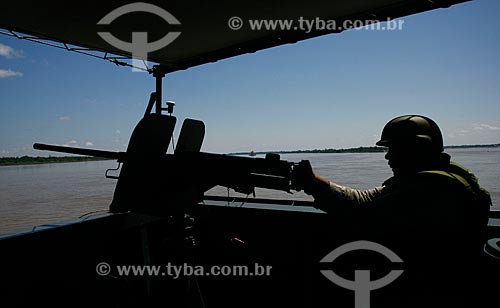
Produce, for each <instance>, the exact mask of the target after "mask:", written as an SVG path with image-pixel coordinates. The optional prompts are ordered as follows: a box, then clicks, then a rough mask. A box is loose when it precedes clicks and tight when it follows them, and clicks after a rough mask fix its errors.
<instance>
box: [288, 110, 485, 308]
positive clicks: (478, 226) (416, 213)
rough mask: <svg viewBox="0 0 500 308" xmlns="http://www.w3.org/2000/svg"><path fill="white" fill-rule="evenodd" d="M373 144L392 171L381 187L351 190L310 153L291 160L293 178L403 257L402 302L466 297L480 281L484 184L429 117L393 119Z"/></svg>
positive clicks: (359, 231) (356, 233)
mask: <svg viewBox="0 0 500 308" xmlns="http://www.w3.org/2000/svg"><path fill="white" fill-rule="evenodd" d="M377 145H379V146H384V147H387V148H388V151H387V154H386V156H385V158H386V159H387V160H388V163H389V166H390V167H391V168H392V170H393V173H394V176H393V177H391V178H390V179H388V180H386V181H385V182H384V183H383V184H382V186H380V187H375V188H373V189H368V190H357V189H353V188H349V187H345V186H341V185H338V184H336V183H333V182H330V181H327V180H325V179H322V178H321V177H319V176H317V175H316V174H315V173H314V172H313V170H312V168H311V165H310V163H309V161H302V162H301V163H300V164H299V167H298V168H296V170H295V181H296V182H297V183H298V185H299V186H302V187H303V189H304V191H305V192H306V193H307V194H310V195H312V196H313V197H314V199H315V207H317V208H319V209H321V210H323V211H325V212H327V213H328V214H330V215H331V216H332V218H333V220H334V221H336V222H338V223H341V224H342V225H343V226H346V225H347V226H349V229H348V230H349V231H350V235H351V237H352V238H353V240H354V239H358V240H361V239H363V240H372V241H374V242H378V243H380V244H382V245H385V246H386V247H387V248H389V249H391V250H393V251H394V252H395V253H396V254H398V255H399V256H400V257H401V258H402V259H403V261H404V263H405V272H404V275H403V276H402V277H401V278H403V279H401V281H400V282H399V283H403V284H404V286H403V287H401V291H402V292H401V293H399V294H394V295H395V296H400V297H401V300H403V301H405V300H406V301H407V302H406V303H405V304H407V305H413V304H415V305H417V303H418V304H425V303H427V304H430V305H431V306H432V307H434V305H433V304H437V303H441V304H444V305H446V306H447V307H452V306H453V305H451V304H454V305H462V304H464V296H468V295H471V293H470V292H471V290H472V288H475V287H474V285H475V284H477V283H478V280H477V279H478V278H479V277H478V276H477V275H476V274H477V273H479V272H480V271H479V263H480V259H479V258H481V254H482V252H483V251H482V250H483V246H484V232H485V229H486V225H487V221H488V212H489V206H490V205H491V199H490V196H489V194H488V192H486V191H485V190H484V189H482V188H481V187H480V186H479V184H478V182H477V178H476V177H475V176H474V175H473V174H472V173H470V172H469V171H468V170H467V169H465V168H464V167H462V166H460V165H458V164H456V163H454V162H451V161H450V155H448V154H446V153H443V138H442V135H441V131H440V129H439V127H438V125H437V124H436V123H435V122H434V121H433V120H431V119H429V118H427V117H424V116H419V115H407V116H400V117H397V118H395V119H393V120H391V121H390V122H389V123H388V124H387V125H386V126H385V127H384V129H383V132H382V136H381V140H380V141H378V142H377ZM396 283H397V282H395V284H396ZM471 285H472V286H471Z"/></svg>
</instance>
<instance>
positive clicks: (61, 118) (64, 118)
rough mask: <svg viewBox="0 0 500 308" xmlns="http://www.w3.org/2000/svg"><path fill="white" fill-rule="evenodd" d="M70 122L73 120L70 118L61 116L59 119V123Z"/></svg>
mask: <svg viewBox="0 0 500 308" xmlns="http://www.w3.org/2000/svg"><path fill="white" fill-rule="evenodd" d="M69 120H71V117H70V116H60V117H59V121H69Z"/></svg>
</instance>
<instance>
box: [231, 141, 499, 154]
mask: <svg viewBox="0 0 500 308" xmlns="http://www.w3.org/2000/svg"><path fill="white" fill-rule="evenodd" d="M497 147H500V143H495V144H470V145H469V144H467V145H447V146H445V147H444V148H445V149H468V148H497ZM385 151H386V148H384V147H379V146H373V147H357V148H348V149H322V150H320V149H314V150H292V151H263V152H254V151H251V152H237V153H229V155H250V154H251V153H252V154H255V155H258V154H260V155H262V154H267V153H276V154H315V153H379V152H385Z"/></svg>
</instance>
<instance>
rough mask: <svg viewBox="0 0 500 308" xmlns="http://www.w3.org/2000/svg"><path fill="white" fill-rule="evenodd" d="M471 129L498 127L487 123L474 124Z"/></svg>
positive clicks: (494, 128) (493, 128) (495, 128)
mask: <svg viewBox="0 0 500 308" xmlns="http://www.w3.org/2000/svg"><path fill="white" fill-rule="evenodd" d="M473 129H475V130H500V127H498V126H493V125H489V124H474V125H473Z"/></svg>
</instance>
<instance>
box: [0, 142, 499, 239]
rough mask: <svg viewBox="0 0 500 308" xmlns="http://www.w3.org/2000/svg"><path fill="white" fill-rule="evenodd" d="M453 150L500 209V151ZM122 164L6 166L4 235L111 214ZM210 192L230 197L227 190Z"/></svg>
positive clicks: (323, 163) (1, 210) (324, 164)
mask: <svg viewBox="0 0 500 308" xmlns="http://www.w3.org/2000/svg"><path fill="white" fill-rule="evenodd" d="M447 152H448V153H449V154H450V155H452V159H453V160H454V161H455V162H457V163H460V164H462V165H464V166H465V167H467V168H468V169H469V170H471V171H472V172H474V173H475V174H476V175H477V176H478V178H479V183H480V184H481V185H482V186H483V187H484V188H486V189H488V190H489V191H490V193H491V195H492V198H493V205H494V207H493V208H494V209H496V210H500V148H468V149H448V150H447ZM281 158H282V159H284V160H288V161H293V162H299V161H300V160H303V159H307V160H310V161H311V164H312V165H313V168H314V169H315V171H316V173H317V174H318V175H320V176H322V177H324V178H326V179H328V180H331V181H334V182H336V183H338V184H341V185H347V186H351V187H353V188H359V189H367V188H371V187H373V186H376V185H380V184H381V183H382V182H383V181H384V180H385V179H387V178H389V177H390V176H391V174H392V172H391V170H390V168H389V166H388V165H387V162H386V161H385V159H384V153H359V154H351V153H342V154H285V155H281ZM116 166H117V164H116V162H115V161H97V162H77V163H59V164H45V165H28V166H4V167H0V234H8V233H11V232H15V231H19V230H26V229H33V228H34V227H37V226H40V225H44V224H53V223H57V222H61V221H68V220H75V219H79V217H81V216H82V215H86V214H91V213H94V212H97V213H98V212H105V211H107V209H108V206H109V204H110V202H111V200H112V197H113V191H114V188H115V185H116V180H112V179H106V178H105V177H104V173H105V171H106V169H110V168H115V167H116ZM208 193H209V194H218V195H227V194H228V192H227V189H225V188H222V187H216V188H214V189H212V190H211V191H209V192H208ZM229 194H230V195H231V196H242V195H240V194H237V193H234V192H229ZM256 197H257V198H279V199H297V200H312V199H311V197H309V196H307V195H305V194H304V193H301V192H299V193H294V194H288V193H285V192H277V191H271V190H264V189H257V190H256Z"/></svg>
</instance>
